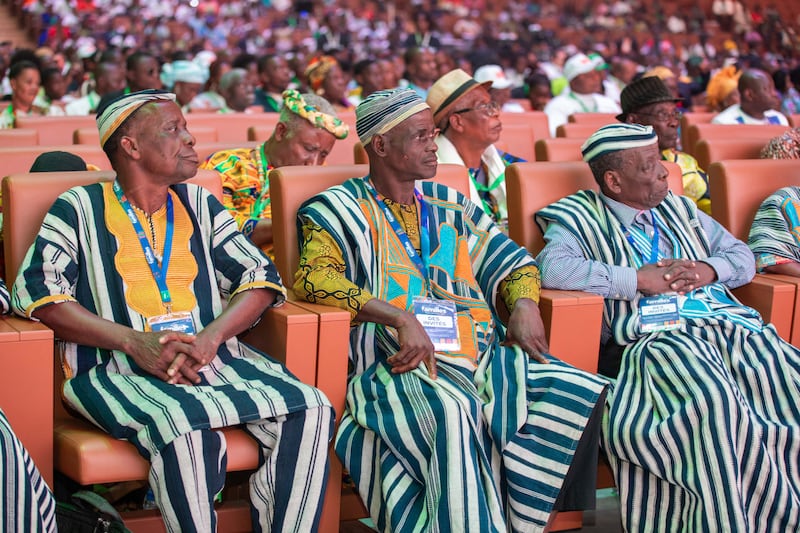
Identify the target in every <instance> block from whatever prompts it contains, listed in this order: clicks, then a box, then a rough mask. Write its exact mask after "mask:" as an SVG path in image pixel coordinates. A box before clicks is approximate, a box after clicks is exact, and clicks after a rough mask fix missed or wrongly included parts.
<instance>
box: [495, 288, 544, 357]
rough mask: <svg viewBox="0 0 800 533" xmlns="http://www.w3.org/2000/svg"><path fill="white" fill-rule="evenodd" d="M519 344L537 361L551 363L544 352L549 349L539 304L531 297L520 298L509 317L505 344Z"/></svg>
mask: <svg viewBox="0 0 800 533" xmlns="http://www.w3.org/2000/svg"><path fill="white" fill-rule="evenodd" d="M514 345H517V346H519V347H520V348H522V351H524V352H525V353H527V354H528V355H529V356H530V357H531V358H532V359H533V360H534V361H536V362H537V363H549V362H550V361H549V360H548V359H547V358H546V357H545V356H544V355H542V354H544V353H547V352H548V351H549V349H548V346H547V338H546V337H545V333H544V323H543V322H542V316H541V315H540V314H539V305H538V304H537V303H536V302H534V301H533V300H531V299H530V298H520V299H519V300H517V302H516V304H515V305H514V311H512V312H511V316H510V317H509V319H508V330H507V331H506V340H505V341H503V346H514Z"/></svg>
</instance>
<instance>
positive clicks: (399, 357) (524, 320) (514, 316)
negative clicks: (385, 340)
mask: <svg viewBox="0 0 800 533" xmlns="http://www.w3.org/2000/svg"><path fill="white" fill-rule="evenodd" d="M396 329H397V338H398V341H399V342H400V349H399V350H398V351H397V352H396V353H395V354H394V355H392V356H390V357H389V358H388V359H387V360H386V361H387V362H388V363H389V365H391V367H392V372H393V373H395V374H401V373H403V372H408V371H409V370H413V369H415V368H417V367H418V366H419V363H420V362H424V363H425V366H426V367H427V368H428V374H429V375H430V376H431V378H433V379H436V375H437V374H436V357H435V350H434V347H433V342H431V339H430V337H428V334H427V332H426V331H425V328H424V327H422V324H420V323H419V321H418V320H417V318H416V317H415V316H414V315H413V313H409V312H404V313H403V314H402V316H401V317H400V320H399V325H398V326H397V327H396ZM503 345H504V346H513V345H518V346H519V347H520V348H521V349H522V351H524V352H525V353H527V354H528V355H529V356H530V357H531V358H533V360H535V361H537V362H539V363H547V362H548V359H547V358H546V357H544V356H543V355H542V354H543V353H546V352H547V351H548V347H547V339H546V337H545V333H544V324H543V322H542V317H541V315H540V314H539V306H538V305H537V304H536V302H534V301H533V300H530V299H528V298H520V299H519V300H518V301H517V303H516V305H515V306H514V311H512V313H511V317H510V318H509V320H508V330H507V331H506V338H505V340H504V341H503Z"/></svg>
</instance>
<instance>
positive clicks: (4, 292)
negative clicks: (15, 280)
mask: <svg viewBox="0 0 800 533" xmlns="http://www.w3.org/2000/svg"><path fill="white" fill-rule="evenodd" d="M9 309H11V295H10V294H9V293H8V288H7V287H6V283H5V281H3V280H2V279H0V315H4V314H6V313H8V311H9Z"/></svg>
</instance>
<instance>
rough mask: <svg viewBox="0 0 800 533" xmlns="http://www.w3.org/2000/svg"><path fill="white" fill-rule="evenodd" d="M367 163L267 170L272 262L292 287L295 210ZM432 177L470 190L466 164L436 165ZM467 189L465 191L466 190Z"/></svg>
mask: <svg viewBox="0 0 800 533" xmlns="http://www.w3.org/2000/svg"><path fill="white" fill-rule="evenodd" d="M368 172H369V167H368V166H367V165H336V166H323V167H305V166H294V167H281V168H276V169H275V170H273V171H271V172H270V175H269V195H270V199H271V200H270V201H271V205H272V232H273V235H272V239H273V251H274V253H275V264H276V266H277V267H278V272H280V275H281V278H282V279H283V282H284V284H285V285H287V286H289V287H291V286H292V284H293V283H294V274H295V272H296V271H297V266H298V264H299V262H300V253H299V250H298V245H297V243H298V240H297V210H298V209H299V208H300V206H301V205H302V204H303V202H305V201H306V200H308V199H309V198H311V197H312V196H314V195H316V194H319V193H320V192H322V191H324V190H326V189H328V188H330V187H333V186H334V185H339V184H340V183H343V182H344V181H346V180H348V179H350V178H356V177H359V176H365V175H366V174H367V173H368ZM434 180H435V181H437V182H439V183H444V184H445V185H447V186H448V187H453V188H455V189H457V190H458V191H459V192H461V193H462V194H469V174H468V173H467V169H466V167H462V166H459V165H439V169H438V171H437V173H436V177H435V178H434ZM465 191H466V193H465Z"/></svg>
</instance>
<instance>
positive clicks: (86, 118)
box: [6, 115, 97, 174]
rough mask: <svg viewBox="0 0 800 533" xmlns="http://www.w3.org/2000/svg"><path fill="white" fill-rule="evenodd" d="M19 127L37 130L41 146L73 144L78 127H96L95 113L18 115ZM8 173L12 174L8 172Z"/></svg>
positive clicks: (17, 125) (17, 124) (17, 123)
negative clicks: (41, 115) (40, 115)
mask: <svg viewBox="0 0 800 533" xmlns="http://www.w3.org/2000/svg"><path fill="white" fill-rule="evenodd" d="M16 127H17V128H18V129H25V130H29V129H30V130H36V133H37V135H38V137H39V144H40V145H41V146H48V147H49V146H59V145H67V144H72V134H73V132H74V131H75V130H77V129H78V128H95V129H97V122H96V121H95V116H94V115H74V116H66V117H33V116H31V117H18V118H17V122H16ZM6 174H10V172H7V173H6Z"/></svg>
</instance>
